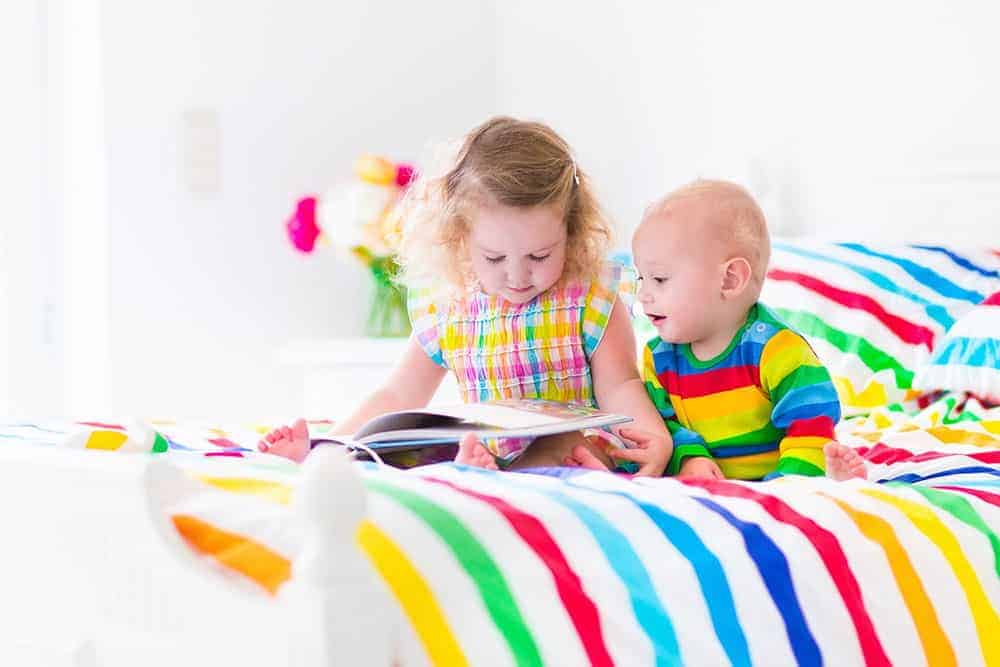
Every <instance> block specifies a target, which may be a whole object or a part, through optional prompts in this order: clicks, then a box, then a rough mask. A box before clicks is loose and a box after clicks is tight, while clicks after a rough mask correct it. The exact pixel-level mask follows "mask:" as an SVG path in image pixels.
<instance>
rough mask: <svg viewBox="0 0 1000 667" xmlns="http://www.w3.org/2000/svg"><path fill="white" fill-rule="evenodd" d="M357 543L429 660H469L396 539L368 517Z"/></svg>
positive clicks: (448, 662) (457, 662)
mask: <svg viewBox="0 0 1000 667" xmlns="http://www.w3.org/2000/svg"><path fill="white" fill-rule="evenodd" d="M358 543H359V544H360V545H361V548H362V549H363V550H364V551H365V553H367V554H368V557H369V558H370V559H371V562H372V564H374V566H375V569H376V570H378V571H379V573H380V574H381V575H382V578H383V579H384V580H385V582H386V583H387V584H388V585H389V588H390V589H392V592H393V593H394V594H395V596H396V599H397V600H399V603H400V604H401V605H402V607H403V611H404V612H405V613H406V615H407V617H409V619H410V623H411V624H412V625H413V629H414V630H415V631H416V633H417V636H418V637H419V638H420V641H421V643H422V644H423V645H424V649H425V650H426V651H427V656H428V658H429V659H430V662H431V664H433V665H447V666H449V667H450V666H451V665H455V666H456V667H457V666H459V665H467V664H469V663H468V660H466V658H465V655H464V654H463V653H462V649H461V648H460V647H459V645H458V643H457V642H456V641H455V636H454V634H453V633H452V631H451V628H450V627H448V621H447V619H445V617H444V613H443V612H442V611H441V607H440V606H439V605H438V603H437V600H435V599H434V593H433V592H432V591H431V589H430V586H429V585H428V584H427V581H426V580H425V579H424V578H423V576H421V574H420V572H418V571H417V569H416V568H415V567H413V564H412V563H411V562H410V560H409V559H408V558H407V557H406V554H404V553H403V552H402V551H401V550H400V548H399V547H398V546H396V543H395V542H393V541H392V539H390V538H389V536H388V535H386V534H385V533H384V532H382V531H381V530H380V529H379V528H378V527H377V526H375V524H373V523H371V522H370V521H363V522H362V523H361V527H360V528H359V529H358Z"/></svg>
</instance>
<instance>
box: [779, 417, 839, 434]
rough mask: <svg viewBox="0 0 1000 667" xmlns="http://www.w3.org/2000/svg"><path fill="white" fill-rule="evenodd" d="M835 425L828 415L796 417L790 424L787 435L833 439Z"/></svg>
mask: <svg viewBox="0 0 1000 667" xmlns="http://www.w3.org/2000/svg"><path fill="white" fill-rule="evenodd" d="M833 426H834V424H833V420H832V419H830V418H829V417H827V416H826V415H819V416H818V417H810V418H808V419H796V420H795V421H793V422H792V423H791V424H789V425H788V430H787V431H785V437H786V438H797V437H802V436H806V437H808V436H818V437H821V438H830V439H831V440H833V438H834V434H833Z"/></svg>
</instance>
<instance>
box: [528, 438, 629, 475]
mask: <svg viewBox="0 0 1000 667" xmlns="http://www.w3.org/2000/svg"><path fill="white" fill-rule="evenodd" d="M563 465H577V466H583V467H586V468H596V469H600V470H613V469H614V462H613V461H612V460H611V457H610V456H608V455H607V454H606V453H605V451H604V447H603V446H602V443H601V442H600V441H598V442H592V441H591V439H590V438H585V437H584V436H583V434H582V433H580V432H579V431H576V432H573V433H560V434H559V435H549V436H545V437H544V438H539V439H538V440H535V441H534V442H533V443H531V445H530V446H529V447H528V448H527V449H526V450H524V454H522V455H521V456H520V457H519V458H518V459H517V460H516V461H514V463H513V464H512V465H511V467H510V469H511V470H516V469H518V468H542V467H547V466H563Z"/></svg>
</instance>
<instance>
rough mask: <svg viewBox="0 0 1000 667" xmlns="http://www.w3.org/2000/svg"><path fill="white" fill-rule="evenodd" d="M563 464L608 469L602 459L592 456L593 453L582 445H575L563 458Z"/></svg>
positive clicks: (592, 468)
mask: <svg viewBox="0 0 1000 667" xmlns="http://www.w3.org/2000/svg"><path fill="white" fill-rule="evenodd" d="M563 465H565V466H568V467H571V468H588V469H590V470H602V471H604V472H607V471H608V466H607V465H605V463H604V461H602V460H601V459H599V458H597V457H596V456H594V453H593V452H591V451H590V450H589V449H587V448H586V447H584V446H583V445H577V446H576V447H574V448H573V451H572V452H570V455H569V456H567V457H566V458H565V459H563Z"/></svg>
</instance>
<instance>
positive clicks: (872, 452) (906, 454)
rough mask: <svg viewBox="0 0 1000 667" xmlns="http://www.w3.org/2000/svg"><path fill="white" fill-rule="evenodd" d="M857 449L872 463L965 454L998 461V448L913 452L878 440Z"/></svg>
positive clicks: (984, 460) (925, 459) (921, 460)
mask: <svg viewBox="0 0 1000 667" xmlns="http://www.w3.org/2000/svg"><path fill="white" fill-rule="evenodd" d="M857 451H858V454H860V455H861V456H863V457H864V458H865V459H866V460H868V461H871V462H872V463H902V462H909V463H922V462H923V461H933V460H934V459H940V458H945V457H948V456H965V457H968V458H970V459H976V460H977V461H981V462H983V463H1000V449H997V450H992V451H988V452H972V453H968V454H956V453H955V452H935V451H930V452H921V453H919V454H914V453H913V452H911V451H909V450H908V449H901V448H899V447H889V446H887V445H884V444H882V443H881V442H880V443H878V444H877V445H875V446H874V447H872V448H868V447H859V448H858V450H857Z"/></svg>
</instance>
